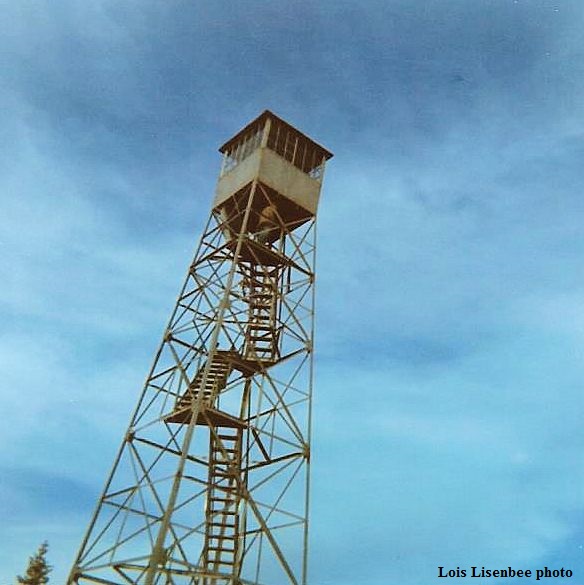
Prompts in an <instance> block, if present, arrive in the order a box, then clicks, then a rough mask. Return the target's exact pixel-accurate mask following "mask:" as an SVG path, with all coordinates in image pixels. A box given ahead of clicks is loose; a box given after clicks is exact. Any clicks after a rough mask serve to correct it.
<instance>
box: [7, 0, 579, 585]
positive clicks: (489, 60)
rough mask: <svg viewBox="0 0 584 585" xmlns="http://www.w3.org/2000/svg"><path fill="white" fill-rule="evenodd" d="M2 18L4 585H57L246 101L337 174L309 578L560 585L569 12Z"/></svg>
mask: <svg viewBox="0 0 584 585" xmlns="http://www.w3.org/2000/svg"><path fill="white" fill-rule="evenodd" d="M0 7H1V8H2V14H3V16H2V19H1V20H0V59H1V67H0V76H1V83H0V129H1V133H2V138H3V139H2V142H1V146H0V193H1V195H0V196H1V198H2V212H1V213H0V250H1V252H2V262H0V278H1V282H2V284H3V286H2V287H0V318H1V321H2V323H3V327H2V328H1V329H0V362H1V363H2V372H3V376H2V378H3V382H4V383H3V385H2V387H1V390H0V409H1V411H2V413H3V414H4V422H3V424H2V425H0V445H2V446H1V447H0V518H1V519H2V521H0V542H2V546H1V547H0V580H2V581H3V582H5V583H9V582H10V581H11V580H12V579H13V576H14V575H15V574H16V573H18V572H22V571H23V570H24V568H25V566H26V559H27V557H28V555H29V554H31V553H32V552H33V551H34V550H35V549H36V547H37V546H38V544H40V542H42V541H43V540H45V539H48V540H49V541H50V545H51V549H50V560H51V562H52V563H53V564H54V565H55V570H54V577H53V582H54V583H60V582H63V580H64V578H65V575H66V573H67V570H68V568H69V566H70V564H71V562H72V560H73V557H74V555H75V552H76V549H77V547H78V544H79V542H80V539H81V537H82V534H83V533H84V530H85V528H86V525H87V521H88V518H89V515H90V513H91V510H92V508H93V505H94V502H95V500H96V498H97V495H98V493H99V491H100V490H101V487H102V484H103V481H104V480H105V476H106V473H107V471H108V470H109V467H110V465H111V462H112V459H113V456H114V453H115V451H116V449H117V446H118V444H119V441H120V438H121V436H122V433H123V431H124V428H125V426H126V424H127V421H128V418H129V415H130V411H131V409H132V406H133V404H134V402H135V399H136V396H137V393H138V392H139V389H140V387H141V384H142V382H143V379H144V376H145V374H146V373H147V370H148V367H149V365H150V362H151V359H152V356H153V352H154V350H155V348H156V347H157V345H158V342H159V339H160V335H161V332H162V330H163V327H164V325H165V323H166V320H167V318H168V314H169V312H170V310H171V308H172V305H173V303H174V300H175V298H176V294H177V292H178V289H179V286H180V283H181V280H182V278H183V275H184V272H185V270H186V267H187V266H188V264H189V261H190V259H191V255H192V251H193V248H194V246H195V244H196V243H197V241H198V238H199V236H200V234H201V230H202V228H203V226H204V222H205V221H206V218H207V215H208V211H209V207H210V202H211V198H212V194H213V190H214V184H215V180H216V177H217V173H218V170H219V156H218V154H217V152H216V148H217V147H218V146H219V145H220V144H221V143H222V142H223V141H224V140H225V139H227V138H229V137H230V136H231V135H232V134H233V133H234V132H235V131H237V130H238V129H239V128H240V127H242V126H243V125H244V124H245V123H247V122H248V121H249V120H251V119H252V118H254V117H255V116H257V115H258V114H259V113H260V112H261V111H263V110H264V109H266V108H269V109H272V110H273V111H275V112H276V113H277V114H279V115H280V116H282V117H283V118H285V119H286V120H288V121H290V122H291V123H292V124H294V125H295V126H297V127H299V128H300V129H302V130H303V131H305V132H306V133H307V134H309V135H310V136H312V137H314V138H315V139H316V140H318V141H319V142H322V143H323V144H324V145H325V146H326V147H327V148H329V149H330V150H332V151H333V152H334V153H335V158H334V159H333V160H332V161H331V163H330V165H329V167H328V169H327V173H326V178H325V185H324V192H323V197H322V200H321V206H320V209H319V244H318V247H319V249H318V314H317V342H318V345H317V362H316V385H315V409H314V416H315V420H314V431H315V433H314V451H315V456H314V459H313V463H314V465H313V478H314V483H313V501H312V547H311V558H312V562H311V583H312V584H313V585H328V584H333V583H334V584H335V585H356V584H357V583H358V584H359V585H432V584H434V583H440V582H446V583H448V582H450V580H444V579H440V580H439V579H437V578H436V576H437V567H438V566H440V565H442V566H446V567H450V568H455V567H456V566H460V567H467V568H468V567H470V566H471V565H478V566H482V565H485V566H491V567H495V568H496V567H505V566H507V565H512V566H515V567H518V568H532V569H536V568H539V567H543V566H545V565H547V566H549V567H556V568H560V567H562V566H563V567H565V568H569V569H571V570H573V571H574V577H573V578H572V579H571V580H569V581H568V580H566V581H565V582H566V583H570V584H571V585H582V584H584V549H583V546H584V477H583V476H584V465H583V463H584V457H583V452H584V431H583V430H582V429H583V427H582V422H581V421H582V415H583V412H584V392H583V386H584V359H583V358H584V270H583V268H582V266H583V258H584V198H583V197H582V185H583V184H584V164H583V163H584V100H583V99H582V95H583V89H584V37H583V35H582V30H583V26H584V5H582V3H581V2H580V0H556V1H551V0H550V1H547V0H538V1H535V0H531V1H530V0H475V1H472V2H471V1H469V0H425V1H423V0H407V1H405V0H404V1H398V0H388V1H383V2H381V1H374V0H370V1H365V2H356V1H349V0H337V1H335V2H332V1H329V0H321V1H318V2H316V1H313V2H308V1H300V0H299V1H297V2H283V1H280V0H272V1H271V2H269V3H267V2H257V1H250V2H245V3H243V2H242V3H238V2H227V1H223V0H217V1H215V2H207V3H205V2H196V1H193V0H191V1H188V2H187V1H179V0H172V1H168V2H156V1H150V0H140V1H138V0H121V1H119V0H116V1H114V0H95V1H93V2H86V1H81V0H77V1H75V0H56V1H52V2H48V1H46V0H45V1H43V0H18V1H14V0H11V1H10V0H0ZM472 581H476V580H472ZM497 581H499V580H497ZM561 581H562V580H561V579H557V580H554V583H561ZM463 582H467V580H464V579H456V583H463ZM485 582H488V581H485ZM528 582H530V581H528ZM533 582H534V581H533ZM502 585H507V584H502Z"/></svg>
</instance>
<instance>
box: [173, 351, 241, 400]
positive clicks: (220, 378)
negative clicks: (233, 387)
mask: <svg viewBox="0 0 584 585" xmlns="http://www.w3.org/2000/svg"><path fill="white" fill-rule="evenodd" d="M206 366H207V362H205V363H204V364H203V365H202V367H201V368H200V369H199V371H198V372H197V375H196V376H195V377H194V379H193V381H192V382H191V384H190V386H189V390H188V392H186V393H185V394H183V395H182V396H181V397H180V398H179V399H178V401H177V405H176V410H184V409H186V408H190V406H191V404H192V403H193V402H194V401H195V400H197V399H198V398H199V393H200V392H201V391H202V392H203V400H202V404H203V405H204V406H210V407H212V406H213V403H214V402H215V398H216V397H217V395H218V394H219V392H221V390H223V388H225V384H226V383H227V378H228V377H229V373H230V372H231V365H230V364H229V362H228V361H226V360H225V359H224V358H223V356H222V355H221V354H220V353H215V354H214V355H213V359H212V360H211V366H210V368H209V373H208V374H207V379H206V380H205V385H204V386H203V387H201V386H202V381H203V376H204V374H205V368H206Z"/></svg>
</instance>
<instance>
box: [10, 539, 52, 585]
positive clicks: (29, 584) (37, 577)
mask: <svg viewBox="0 0 584 585" xmlns="http://www.w3.org/2000/svg"><path fill="white" fill-rule="evenodd" d="M48 550H49V543H48V542H43V544H41V546H39V549H38V551H37V553H36V554H35V555H34V556H32V557H30V558H29V560H28V568H27V569H26V574H25V576H24V577H21V576H20V575H18V577H17V581H18V583H19V584H21V585H46V583H48V582H49V573H50V572H51V570H52V567H51V566H50V565H49V564H47V560H46V558H45V557H46V554H47V551H48Z"/></svg>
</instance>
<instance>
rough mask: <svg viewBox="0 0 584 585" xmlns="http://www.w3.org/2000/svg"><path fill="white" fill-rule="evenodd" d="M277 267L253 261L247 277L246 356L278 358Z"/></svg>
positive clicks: (271, 359) (274, 359)
mask: <svg viewBox="0 0 584 585" xmlns="http://www.w3.org/2000/svg"><path fill="white" fill-rule="evenodd" d="M278 276H279V275H278V267H266V266H262V265H253V264H252V266H251V268H250V275H249V278H248V279H247V281H246V285H247V290H248V292H247V302H248V324H247V331H246V344H245V357H246V359H251V360H257V361H261V362H273V361H276V360H277V359H278V357H279V356H278V335H277V331H276V323H277V306H278V302H277V301H278V296H277V294H278Z"/></svg>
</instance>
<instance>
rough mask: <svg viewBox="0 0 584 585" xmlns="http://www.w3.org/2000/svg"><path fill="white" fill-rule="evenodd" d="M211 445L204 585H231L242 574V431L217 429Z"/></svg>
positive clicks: (227, 428) (224, 428) (204, 553)
mask: <svg viewBox="0 0 584 585" xmlns="http://www.w3.org/2000/svg"><path fill="white" fill-rule="evenodd" d="M214 431H215V434H213V433H212V434H211V440H210V446H209V491H208V495H207V508H206V512H205V513H206V522H205V545H204V548H203V569H204V572H205V574H206V575H209V576H210V575H216V576H213V577H211V579H209V580H208V581H203V582H204V583H207V582H208V583H209V584H210V583H213V585H228V584H229V585H231V584H232V583H234V581H233V579H234V578H235V576H236V575H237V574H238V571H239V569H238V564H239V557H238V549H239V502H240V488H239V482H240V481H241V436H242V433H241V430H240V429H236V428H229V427H215V429H214Z"/></svg>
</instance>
